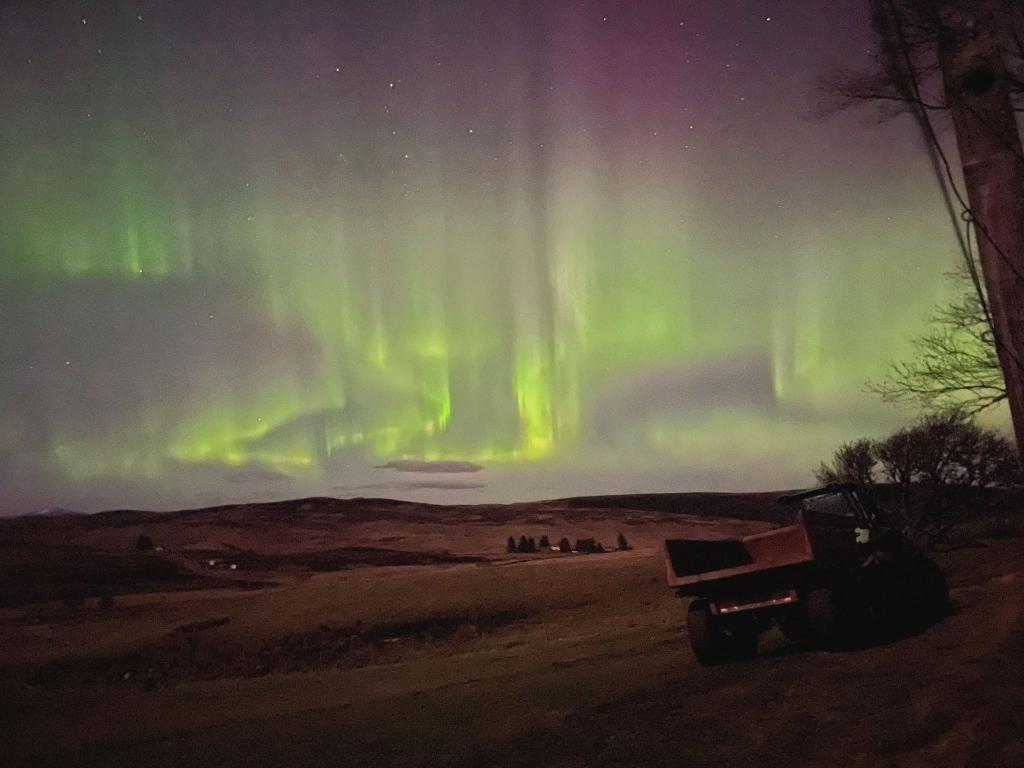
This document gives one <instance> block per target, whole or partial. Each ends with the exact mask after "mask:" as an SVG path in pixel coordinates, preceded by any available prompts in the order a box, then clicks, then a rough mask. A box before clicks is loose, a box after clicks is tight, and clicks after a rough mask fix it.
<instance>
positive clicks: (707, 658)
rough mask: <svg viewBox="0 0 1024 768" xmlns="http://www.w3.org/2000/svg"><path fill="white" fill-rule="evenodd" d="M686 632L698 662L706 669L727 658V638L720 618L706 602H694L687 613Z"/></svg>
mask: <svg viewBox="0 0 1024 768" xmlns="http://www.w3.org/2000/svg"><path fill="white" fill-rule="evenodd" d="M686 632H687V634H689V636H690V647H691V648H693V655H694V656H696V657H697V661H698V662H699V663H700V664H702V665H704V666H705V667H708V666H711V665H713V664H719V663H721V662H722V661H723V660H724V656H725V650H726V649H725V642H724V641H725V637H724V636H723V634H722V631H721V628H720V627H719V621H718V617H717V616H715V615H714V614H713V613H711V606H710V605H708V602H707V601H706V600H694V601H693V602H692V603H690V607H689V608H688V609H687V611H686Z"/></svg>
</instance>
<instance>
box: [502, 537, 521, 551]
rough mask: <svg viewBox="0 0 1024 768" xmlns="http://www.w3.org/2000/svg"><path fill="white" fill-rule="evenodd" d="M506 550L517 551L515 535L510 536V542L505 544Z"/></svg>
mask: <svg viewBox="0 0 1024 768" xmlns="http://www.w3.org/2000/svg"><path fill="white" fill-rule="evenodd" d="M505 551H506V552H517V551H518V550H517V549H516V539H515V536H509V537H508V543H507V544H506V545H505Z"/></svg>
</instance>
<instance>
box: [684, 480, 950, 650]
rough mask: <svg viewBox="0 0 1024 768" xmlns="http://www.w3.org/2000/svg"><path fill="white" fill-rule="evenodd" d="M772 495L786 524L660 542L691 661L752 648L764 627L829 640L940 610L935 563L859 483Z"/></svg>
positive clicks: (914, 621)
mask: <svg viewBox="0 0 1024 768" xmlns="http://www.w3.org/2000/svg"><path fill="white" fill-rule="evenodd" d="M779 501H780V502H782V503H783V504H785V505H786V509H787V510H788V513H789V516H790V518H791V519H792V518H793V517H795V522H793V523H792V524H789V525H784V526H782V527H778V528H775V529H773V530H769V531H766V532H764V533H757V534H754V535H752V536H746V537H743V538H741V539H718V540H706V539H705V540H699V539H669V540H666V541H665V565H666V568H667V575H668V585H669V587H671V588H672V589H673V590H675V592H676V594H677V596H679V597H683V598H692V600H691V601H690V603H689V605H688V606H687V611H686V627H687V632H688V634H689V637H690V644H691V646H692V648H693V653H694V655H695V656H696V657H697V661H698V662H700V663H701V664H703V665H713V664H720V663H724V662H729V661H734V660H737V659H741V658H748V657H752V656H754V655H756V654H757V646H758V640H759V636H760V634H761V633H762V632H765V631H766V630H768V629H770V628H771V627H772V626H778V627H779V629H781V630H782V633H783V634H784V635H785V636H786V638H787V639H789V640H793V641H800V640H812V641H816V642H818V643H821V644H825V645H835V644H845V643H849V642H857V641H859V640H863V639H865V638H867V637H868V636H869V635H870V633H872V632H876V631H882V632H889V631H906V630H907V629H911V628H913V627H923V626H926V625H927V624H929V623H932V622H934V621H936V620H938V619H939V618H941V616H942V615H944V614H945V613H946V612H947V611H948V608H949V588H948V585H947V583H946V579H945V577H944V576H943V574H942V572H941V571H940V570H939V568H938V566H936V564H935V563H934V562H933V561H932V560H931V559H929V558H928V557H926V556H925V555H924V554H922V553H921V552H920V551H918V550H917V549H916V548H914V547H913V546H912V545H911V544H910V542H909V541H908V540H907V538H906V537H905V536H904V535H903V534H902V533H901V532H900V531H898V530H897V529H896V528H894V527H893V526H891V525H890V524H889V523H888V521H887V517H888V516H887V515H886V514H885V513H884V512H883V511H882V510H880V509H879V507H878V506H877V505H876V504H875V502H874V500H873V498H872V497H871V496H870V495H869V494H868V493H867V492H866V491H865V490H864V489H863V488H861V487H859V486H857V485H855V484H851V483H833V484H831V485H827V486H825V487H822V488H815V489H812V490H808V491H801V492H799V493H794V494H790V495H787V496H782V497H780V499H779ZM794 511H795V515H794V514H793V512H794Z"/></svg>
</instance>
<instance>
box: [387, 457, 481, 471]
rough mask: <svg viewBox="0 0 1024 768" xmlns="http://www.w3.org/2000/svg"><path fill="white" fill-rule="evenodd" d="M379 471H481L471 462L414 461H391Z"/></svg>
mask: <svg viewBox="0 0 1024 768" xmlns="http://www.w3.org/2000/svg"><path fill="white" fill-rule="evenodd" d="M380 469H393V470H395V471H397V472H424V473H427V474H433V473H461V472H479V471H480V470H481V469H483V467H482V466H480V465H479V464H474V463H473V462H471V461H417V460H414V459H392V460H391V461H389V462H388V463H387V464H382V465H381V466H380Z"/></svg>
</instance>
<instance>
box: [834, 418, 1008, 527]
mask: <svg viewBox="0 0 1024 768" xmlns="http://www.w3.org/2000/svg"><path fill="white" fill-rule="evenodd" d="M815 476H816V478H817V480H818V481H819V482H821V483H831V482H854V483H859V484H861V485H865V486H875V489H876V495H877V496H878V497H879V498H880V500H882V501H883V503H884V504H885V506H886V508H887V510H888V511H889V513H890V514H891V515H893V516H894V517H895V521H894V522H896V523H897V524H898V525H899V526H900V527H902V528H903V529H904V530H905V531H906V532H907V533H908V534H911V535H912V536H914V537H915V538H916V539H918V541H920V542H921V543H922V544H924V545H926V546H935V545H936V544H939V543H942V542H943V541H945V540H946V539H947V537H948V535H949V534H950V532H951V531H952V530H953V529H954V528H956V527H957V526H959V525H961V524H962V523H964V522H966V521H968V520H970V519H971V518H980V517H984V516H986V515H989V514H991V513H992V512H993V511H994V509H995V507H996V505H998V503H999V501H1000V491H1003V490H1005V489H1009V488H1012V487H1015V486H1019V485H1021V483H1022V482H1024V472H1022V469H1021V464H1020V461H1019V458H1018V455H1017V450H1016V447H1015V445H1014V443H1013V442H1011V441H1010V440H1009V438H1007V437H1006V436H1005V435H1003V434H1002V433H1000V432H998V431H996V430H993V429H989V428H986V427H982V426H980V425H978V424H976V423H975V422H974V421H973V419H971V418H970V417H969V416H966V415H964V414H963V413H959V412H947V413H938V414H930V415H926V416H923V417H922V418H920V419H919V420H918V421H916V422H915V423H913V424H912V425H910V426H909V427H905V428H903V429H899V430H897V431H895V432H893V433H892V434H890V435H888V436H887V437H884V438H882V439H879V440H871V439H867V438H862V439H860V440H854V441H852V442H849V443H845V444H843V445H841V446H839V448H838V449H836V451H835V453H834V454H833V456H832V458H831V460H829V461H827V462H823V463H822V464H821V465H820V466H819V467H818V469H817V470H816V471H815Z"/></svg>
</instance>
